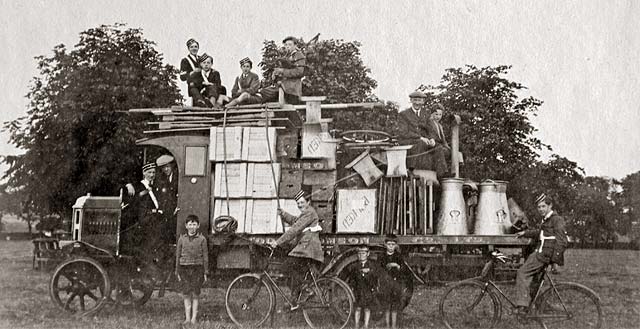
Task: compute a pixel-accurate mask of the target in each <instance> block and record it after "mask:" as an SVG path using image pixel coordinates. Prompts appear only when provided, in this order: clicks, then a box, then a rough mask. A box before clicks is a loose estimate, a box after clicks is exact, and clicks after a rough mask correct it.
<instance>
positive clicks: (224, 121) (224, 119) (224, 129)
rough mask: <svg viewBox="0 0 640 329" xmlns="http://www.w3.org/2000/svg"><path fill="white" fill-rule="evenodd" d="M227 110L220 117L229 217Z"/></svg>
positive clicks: (229, 212)
mask: <svg viewBox="0 0 640 329" xmlns="http://www.w3.org/2000/svg"><path fill="white" fill-rule="evenodd" d="M227 110H228V108H227V107H225V108H224V116H223V117H222V152H223V153H224V154H223V155H222V161H223V166H224V185H225V189H226V201H227V216H231V208H230V206H229V171H228V168H227Z"/></svg>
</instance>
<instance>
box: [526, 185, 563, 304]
mask: <svg viewBox="0 0 640 329" xmlns="http://www.w3.org/2000/svg"><path fill="white" fill-rule="evenodd" d="M536 206H537V208H538V213H539V214H540V216H542V223H541V224H540V228H539V229H529V230H526V231H520V232H518V233H516V236H517V237H525V238H532V239H537V240H539V241H540V242H539V244H538V246H537V248H536V250H535V252H533V253H532V254H531V255H529V257H527V260H526V261H525V262H524V264H523V265H522V266H521V267H520V268H519V269H518V273H517V275H516V303H515V304H516V305H517V306H518V308H517V312H518V313H520V314H525V313H526V312H527V311H528V306H529V302H530V300H531V291H532V290H534V288H536V289H537V284H539V283H538V282H536V281H537V280H534V278H535V277H536V275H538V274H539V273H540V271H542V269H543V268H544V267H545V266H547V265H549V264H558V265H564V251H565V249H567V246H568V244H569V240H568V239H567V233H566V231H565V224H564V218H562V217H561V216H560V215H558V214H557V213H556V212H555V211H553V200H552V199H551V198H550V197H549V196H547V195H545V194H541V195H540V196H538V198H537V199H536Z"/></svg>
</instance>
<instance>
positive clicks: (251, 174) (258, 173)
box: [247, 163, 280, 198]
mask: <svg viewBox="0 0 640 329" xmlns="http://www.w3.org/2000/svg"><path fill="white" fill-rule="evenodd" d="M274 175H275V177H274ZM276 182H278V184H279V182H280V164H279V163H274V164H273V166H272V164H271V163H249V164H248V167H247V194H248V195H249V197H251V198H277V197H278V187H277V185H275V184H276Z"/></svg>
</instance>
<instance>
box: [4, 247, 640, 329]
mask: <svg viewBox="0 0 640 329" xmlns="http://www.w3.org/2000/svg"><path fill="white" fill-rule="evenodd" d="M31 248H32V246H31V242H30V241H0V292H1V293H0V328H43V329H44V328H61V329H62V328H65V329H67V328H106V329H116V328H150V329H151V328H153V329H155V328H180V323H181V321H182V317H183V316H184V315H183V308H182V300H181V297H180V296H179V295H178V294H176V293H173V292H169V293H167V295H165V297H162V298H157V297H156V294H155V293H154V296H153V297H152V299H151V300H150V301H149V302H148V303H147V304H146V305H145V306H143V307H142V308H140V309H138V310H136V309H122V308H114V307H107V308H105V309H104V311H102V312H100V313H99V314H97V315H96V316H93V317H87V318H74V317H70V316H69V315H67V314H65V313H63V312H61V311H60V310H59V309H57V308H56V307H54V306H53V304H52V303H51V301H50V299H49V294H48V281H49V278H50V274H51V273H50V272H46V271H35V270H32V269H31ZM566 259H567V264H566V265H565V266H564V267H562V268H560V269H561V271H562V272H561V274H559V275H557V276H556V277H557V280H567V281H576V282H580V283H582V284H584V285H587V286H589V287H591V288H592V289H593V290H595V291H596V292H597V293H598V294H599V295H600V298H601V301H602V305H603V311H604V315H605V326H604V328H611V329H617V328H640V252H638V251H629V250H578V249H570V250H568V252H567V255H566ZM506 290H507V291H509V292H512V287H511V286H507V287H506ZM443 292H444V288H443V287H428V288H427V287H424V288H423V287H420V288H418V289H417V290H416V293H415V294H414V298H413V300H412V301H411V304H410V305H409V306H408V307H407V308H406V309H405V310H404V313H403V316H402V319H401V324H402V326H403V327H406V328H441V327H442V324H441V323H440V320H439V319H438V315H437V303H438V300H439V298H440V296H441V295H442V293H443ZM280 304H282V303H281V302H279V305H280ZM301 318H302V315H301V314H300V313H294V314H291V315H282V314H279V315H278V316H277V317H276V326H277V327H294V328H304V327H305V324H304V321H303V320H301ZM200 319H201V322H200V323H198V324H196V325H195V326H191V328H233V327H234V326H233V325H232V323H231V322H230V320H229V319H228V318H227V315H226V313H225V311H224V290H223V289H206V290H204V293H203V295H202V301H201V317H200ZM373 325H374V327H376V326H378V327H381V326H383V325H384V323H383V322H376V323H374V324H373ZM534 327H535V326H526V325H523V324H520V323H518V322H517V321H516V320H515V319H514V318H513V317H512V316H511V315H509V314H506V313H505V314H503V317H502V322H501V323H500V328H534Z"/></svg>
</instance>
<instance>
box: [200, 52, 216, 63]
mask: <svg viewBox="0 0 640 329" xmlns="http://www.w3.org/2000/svg"><path fill="white" fill-rule="evenodd" d="M209 58H211V61H213V57H211V56H209V54H207V53H204V54H202V55H201V56H200V57H198V63H203V62H204V61H206V60H207V59H209Z"/></svg>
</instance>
